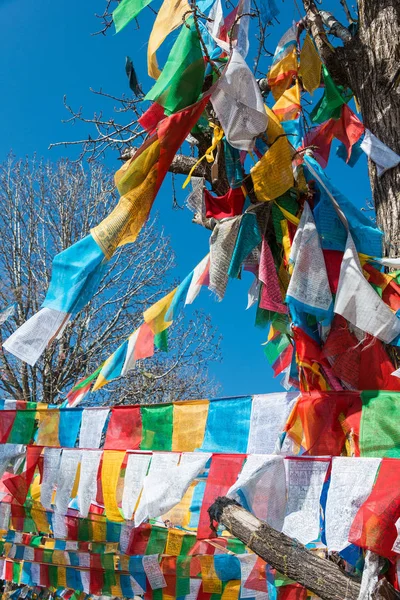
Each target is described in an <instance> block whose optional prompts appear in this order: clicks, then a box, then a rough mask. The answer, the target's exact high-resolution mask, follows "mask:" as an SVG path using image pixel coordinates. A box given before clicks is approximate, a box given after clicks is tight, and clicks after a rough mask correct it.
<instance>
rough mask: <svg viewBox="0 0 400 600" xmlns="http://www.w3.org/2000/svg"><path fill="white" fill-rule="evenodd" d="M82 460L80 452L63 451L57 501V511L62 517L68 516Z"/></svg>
mask: <svg viewBox="0 0 400 600" xmlns="http://www.w3.org/2000/svg"><path fill="white" fill-rule="evenodd" d="M80 460H81V452H80V450H65V449H64V450H63V453H62V456H61V463H60V468H59V471H58V473H59V475H58V481H57V491H56V501H55V508H56V511H57V512H58V513H59V514H61V515H65V514H66V512H67V509H68V505H69V503H70V501H71V492H72V488H73V487H74V482H75V476H76V470H77V468H78V465H79V463H80Z"/></svg>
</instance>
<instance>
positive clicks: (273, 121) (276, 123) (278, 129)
mask: <svg viewBox="0 0 400 600" xmlns="http://www.w3.org/2000/svg"><path fill="white" fill-rule="evenodd" d="M265 111H266V113H267V115H268V126H267V142H268V145H269V146H271V145H272V144H273V143H274V142H275V140H276V138H278V137H279V136H280V135H285V130H284V129H283V127H282V125H281V122H280V120H279V119H278V117H277V116H276V114H275V113H274V112H273V111H272V110H271V109H270V108H269V107H268V106H265Z"/></svg>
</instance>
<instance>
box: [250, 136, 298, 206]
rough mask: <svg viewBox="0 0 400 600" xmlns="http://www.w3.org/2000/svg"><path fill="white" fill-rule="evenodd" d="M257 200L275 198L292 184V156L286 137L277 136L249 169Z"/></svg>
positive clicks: (262, 200) (263, 200)
mask: <svg viewBox="0 0 400 600" xmlns="http://www.w3.org/2000/svg"><path fill="white" fill-rule="evenodd" d="M250 173H251V177H252V180H253V185H254V192H255V194H256V196H257V200H258V201H259V202H265V201H268V200H275V198H278V197H279V196H282V194H284V193H285V192H287V190H288V189H289V188H291V187H292V186H293V184H294V177H293V170H292V158H291V153H290V148H289V143H288V141H287V139H286V137H280V138H278V139H277V140H276V141H275V143H274V144H272V146H271V147H270V148H269V149H268V150H267V152H266V153H265V154H264V156H263V157H262V158H261V160H259V161H258V163H257V164H256V165H255V166H254V167H253V168H252V169H251V171H250Z"/></svg>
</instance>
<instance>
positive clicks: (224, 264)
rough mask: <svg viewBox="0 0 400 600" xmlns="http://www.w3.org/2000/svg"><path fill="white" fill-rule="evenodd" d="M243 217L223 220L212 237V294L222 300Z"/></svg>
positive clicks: (217, 225)
mask: <svg viewBox="0 0 400 600" xmlns="http://www.w3.org/2000/svg"><path fill="white" fill-rule="evenodd" d="M241 218H242V217H241V216H238V217H232V218H227V219H222V220H221V221H218V223H217V224H216V226H215V227H214V229H213V231H212V234H211V237H210V285H209V286H208V287H209V289H210V290H211V291H212V292H215V293H216V294H217V296H218V300H222V298H223V297H224V294H225V290H226V286H227V285H228V270H229V265H230V264H231V259H232V254H233V250H234V249H235V244H236V239H237V236H238V233H239V227H240V223H241Z"/></svg>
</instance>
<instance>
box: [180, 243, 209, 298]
mask: <svg viewBox="0 0 400 600" xmlns="http://www.w3.org/2000/svg"><path fill="white" fill-rule="evenodd" d="M209 260H210V256H209V255H208V254H207V256H205V257H204V258H203V260H202V261H201V262H199V264H198V265H196V266H195V268H194V270H193V277H192V281H191V282H190V285H189V289H188V292H187V294H186V299H185V306H186V304H192V302H194V300H196V298H197V296H198V295H199V293H200V290H201V288H202V285H201V284H199V278H200V275H202V274H203V273H204V270H205V268H206V266H207V263H208V261H209Z"/></svg>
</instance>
